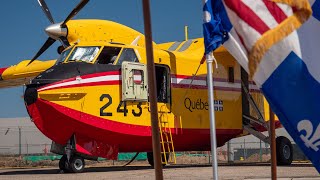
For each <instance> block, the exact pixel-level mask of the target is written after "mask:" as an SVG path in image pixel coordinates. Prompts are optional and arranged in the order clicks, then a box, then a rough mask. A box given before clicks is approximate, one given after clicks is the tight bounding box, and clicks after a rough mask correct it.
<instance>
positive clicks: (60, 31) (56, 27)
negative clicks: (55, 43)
mask: <svg viewBox="0 0 320 180" xmlns="http://www.w3.org/2000/svg"><path fill="white" fill-rule="evenodd" d="M45 31H46V33H47V34H48V35H49V36H50V37H51V38H53V39H59V38H60V37H67V34H68V30H67V28H63V27H61V25H60V24H52V25H50V26H48V27H47V28H46V29H45Z"/></svg>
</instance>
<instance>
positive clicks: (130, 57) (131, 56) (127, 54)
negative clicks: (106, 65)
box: [117, 48, 139, 65]
mask: <svg viewBox="0 0 320 180" xmlns="http://www.w3.org/2000/svg"><path fill="white" fill-rule="evenodd" d="M123 61H130V62H139V60H138V58H137V55H136V53H135V52H134V50H133V49H130V48H125V49H123V51H122V53H121V55H120V57H119V60H118V62H117V64H118V65H121V64H122V62H123Z"/></svg>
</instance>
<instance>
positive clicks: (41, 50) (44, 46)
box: [28, 37, 56, 65]
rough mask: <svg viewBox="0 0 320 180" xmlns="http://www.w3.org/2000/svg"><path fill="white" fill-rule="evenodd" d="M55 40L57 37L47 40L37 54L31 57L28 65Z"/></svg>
mask: <svg viewBox="0 0 320 180" xmlns="http://www.w3.org/2000/svg"><path fill="white" fill-rule="evenodd" d="M55 41H56V40H55V39H53V38H51V37H49V38H48V39H47V41H46V42H45V43H44V44H43V46H42V47H41V48H40V50H39V51H38V52H37V54H36V55H35V56H34V57H33V58H32V59H31V61H30V62H29V63H28V65H29V64H31V63H32V62H33V61H34V60H35V59H37V58H38V57H39V56H40V55H41V54H42V53H43V52H45V51H46V50H47V49H48V48H49V47H50V46H51V45H52V44H53V43H54V42H55Z"/></svg>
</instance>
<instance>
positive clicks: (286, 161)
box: [276, 136, 293, 166]
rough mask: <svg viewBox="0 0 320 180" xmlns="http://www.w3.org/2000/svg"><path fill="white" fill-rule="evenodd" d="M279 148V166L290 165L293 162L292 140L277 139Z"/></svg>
mask: <svg viewBox="0 0 320 180" xmlns="http://www.w3.org/2000/svg"><path fill="white" fill-rule="evenodd" d="M276 147H277V164H278V165H280V166H281V165H290V164H291V163H292V160H293V151H292V144H291V142H290V140H289V139H288V138H286V137H284V136H279V137H277V138H276Z"/></svg>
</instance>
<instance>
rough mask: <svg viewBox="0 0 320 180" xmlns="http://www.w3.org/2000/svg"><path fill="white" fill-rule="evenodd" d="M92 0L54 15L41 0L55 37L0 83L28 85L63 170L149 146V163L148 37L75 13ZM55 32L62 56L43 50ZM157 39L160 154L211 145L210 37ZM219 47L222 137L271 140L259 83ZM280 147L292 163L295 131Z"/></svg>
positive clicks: (33, 114) (28, 99)
mask: <svg viewBox="0 0 320 180" xmlns="http://www.w3.org/2000/svg"><path fill="white" fill-rule="evenodd" d="M88 1H89V0H82V1H81V2H80V3H79V4H78V5H77V6H76V7H75V8H74V10H73V11H72V12H71V13H70V14H69V16H68V17H67V18H66V19H65V20H64V21H63V22H62V23H55V21H54V19H53V18H52V16H51V13H50V10H49V8H48V7H47V5H46V3H45V1H44V0H38V2H39V3H40V6H41V8H42V9H43V11H44V13H45V15H46V16H47V17H48V19H49V21H50V22H51V23H52V24H51V25H50V26H49V27H47V28H46V29H45V31H46V33H47V34H48V36H49V37H48V39H47V41H46V42H45V43H44V45H43V46H42V47H41V48H40V50H39V52H38V53H37V54H36V55H35V57H34V58H32V59H31V60H24V61H22V62H20V63H19V64H17V65H14V66H11V67H7V68H1V69H0V87H1V88H5V87H12V86H22V85H25V86H26V90H25V92H24V101H25V105H26V108H27V111H28V114H29V115H30V118H31V119H32V120H33V122H34V123H35V125H36V126H37V128H38V129H39V130H40V131H41V132H42V133H43V134H44V135H45V136H47V137H48V138H50V139H51V140H52V147H51V151H52V152H53V153H57V154H61V155H63V156H62V158H61V159H60V162H59V168H60V169H61V170H64V171H65V172H74V173H78V172H82V171H83V170H84V167H85V161H84V159H93V160H94V159H97V158H98V157H104V158H108V159H117V156H118V153H119V152H147V155H148V156H147V157H148V161H149V163H150V164H151V165H152V164H153V156H152V138H151V120H150V108H149V101H148V85H147V84H148V83H147V82H148V75H147V69H146V50H145V37H144V35H143V34H141V33H139V32H137V31H135V30H133V29H131V28H129V27H127V26H124V25H121V24H118V23H116V22H111V21H107V20H95V19H86V20H71V19H72V18H73V17H74V16H75V15H76V14H77V13H78V12H79V11H80V10H81V9H82V8H83V7H84V6H85V5H86V4H87V3H88ZM55 41H59V42H60V43H61V44H62V46H60V47H59V48H58V53H59V54H60V55H59V57H58V58H57V59H56V60H49V61H39V60H36V59H37V58H38V57H39V56H40V55H41V54H42V53H43V52H45V51H46V49H48V48H49V47H50V46H51V45H52V44H53V43H54V42H55ZM153 48H154V61H155V63H156V65H155V70H156V86H157V87H156V89H157V94H158V96H157V101H158V103H157V104H158V111H159V112H158V114H159V127H160V128H159V132H160V138H161V139H160V142H161V147H162V153H163V157H164V158H162V159H163V163H174V162H175V155H174V152H175V151H209V150H210V123H209V112H208V106H209V104H208V96H207V94H208V93H207V78H206V77H207V72H206V68H205V67H203V66H199V64H200V63H199V62H200V60H201V59H202V57H203V54H204V45H203V38H198V39H189V40H186V41H182V42H168V43H163V44H156V43H153ZM214 54H215V57H216V58H217V60H218V68H217V69H215V70H214V73H213V76H214V88H215V92H214V96H215V106H214V109H215V114H216V133H217V134H216V135H217V145H218V146H222V145H224V144H225V143H226V142H227V141H229V140H230V139H232V138H236V137H239V136H244V135H247V134H254V135H255V136H257V137H259V138H260V139H262V140H263V141H265V142H269V138H268V137H266V136H264V135H263V134H262V133H261V132H262V131H266V130H268V125H267V123H266V121H267V120H268V119H269V116H268V107H269V106H268V104H267V102H266V100H265V99H264V97H263V95H262V93H261V92H260V90H259V89H258V88H257V87H256V86H255V84H254V83H253V82H252V81H251V80H250V79H248V76H247V74H246V73H245V72H244V71H242V70H241V67H240V65H239V64H238V63H237V62H236V61H235V59H234V58H233V57H232V56H231V55H230V54H229V53H228V52H227V51H226V50H225V49H224V48H223V47H222V48H219V49H218V50H217V51H215V53H214ZM197 67H199V69H198V72H197V74H194V73H195V72H196V69H197ZM276 125H277V127H280V126H281V125H280V124H279V123H278V122H277V123H276ZM277 148H278V150H277V154H278V156H277V158H278V163H279V164H290V163H291V162H292V145H291V144H290V141H289V140H288V139H287V138H285V137H278V138H277ZM169 155H170V156H169Z"/></svg>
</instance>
